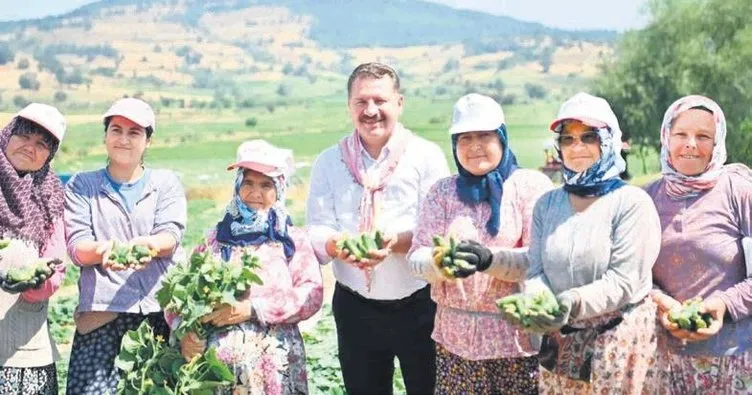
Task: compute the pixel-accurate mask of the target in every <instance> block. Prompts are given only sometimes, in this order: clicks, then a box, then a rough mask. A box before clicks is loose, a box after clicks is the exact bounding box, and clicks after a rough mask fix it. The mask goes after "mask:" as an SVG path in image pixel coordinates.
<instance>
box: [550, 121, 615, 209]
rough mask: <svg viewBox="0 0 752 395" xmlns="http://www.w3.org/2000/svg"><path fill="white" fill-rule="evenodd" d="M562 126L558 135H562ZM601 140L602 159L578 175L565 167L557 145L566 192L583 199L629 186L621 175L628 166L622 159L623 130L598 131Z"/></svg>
mask: <svg viewBox="0 0 752 395" xmlns="http://www.w3.org/2000/svg"><path fill="white" fill-rule="evenodd" d="M562 127H563V125H562V126H560V127H559V130H558V131H557V133H561V130H562V129H561V128H562ZM597 133H598V136H599V137H600V139H601V158H600V159H598V161H597V162H595V163H594V164H593V165H592V166H590V167H589V168H588V169H587V170H585V171H583V172H581V173H577V172H575V171H573V170H571V169H569V168H567V166H566V165H564V158H563V157H562V156H561V149H560V148H559V146H558V144H557V145H556V152H557V153H558V154H559V159H561V161H562V169H561V172H562V175H563V176H564V190H565V191H567V192H569V193H573V194H575V195H577V196H582V197H593V196H603V195H605V194H607V193H609V192H611V191H614V190H617V189H619V188H621V187H623V186H624V185H627V184H626V183H625V182H624V180H622V179H621V178H620V177H619V174H621V172H623V171H624V168H625V166H626V164H625V162H624V159H623V158H622V157H621V155H620V152H621V130H619V129H616V130H613V129H611V128H609V127H603V128H598V129H597Z"/></svg>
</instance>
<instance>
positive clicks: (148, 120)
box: [102, 97, 157, 130]
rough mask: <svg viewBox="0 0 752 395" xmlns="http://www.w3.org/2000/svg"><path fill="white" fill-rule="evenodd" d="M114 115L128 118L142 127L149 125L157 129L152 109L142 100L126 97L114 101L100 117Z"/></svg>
mask: <svg viewBox="0 0 752 395" xmlns="http://www.w3.org/2000/svg"><path fill="white" fill-rule="evenodd" d="M114 116H121V117H124V118H128V119H130V120H131V121H133V122H135V123H136V124H138V126H141V127H142V128H147V127H149V126H151V128H152V129H154V130H156V129H157V125H156V120H155V117H154V110H152V109H151V106H150V105H149V104H148V103H146V102H145V101H143V100H139V99H135V98H132V97H127V98H125V99H120V100H118V101H116V102H115V104H113V105H112V107H110V109H109V110H107V112H106V113H104V115H102V118H105V119H107V118H109V117H114Z"/></svg>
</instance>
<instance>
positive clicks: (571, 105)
mask: <svg viewBox="0 0 752 395" xmlns="http://www.w3.org/2000/svg"><path fill="white" fill-rule="evenodd" d="M566 120H577V121H580V122H582V123H584V124H585V125H588V126H592V127H595V128H602V127H606V126H608V127H609V128H610V129H611V130H617V129H619V121H618V120H617V119H616V114H614V111H613V110H612V109H611V106H610V105H609V104H608V102H607V101H606V100H605V99H603V98H600V97H597V96H593V95H589V94H587V93H584V92H580V93H578V94H576V95H574V96H572V97H570V98H569V99H568V100H567V101H565V102H564V104H562V105H561V107H560V108H559V114H558V115H557V116H556V120H554V121H553V122H551V126H550V129H551V130H552V131H554V132H555V131H556V129H557V128H558V127H559V125H560V124H561V123H562V122H564V121H566ZM619 130H620V129H619Z"/></svg>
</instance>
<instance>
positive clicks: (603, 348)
mask: <svg viewBox="0 0 752 395" xmlns="http://www.w3.org/2000/svg"><path fill="white" fill-rule="evenodd" d="M655 314H656V305H655V303H654V302H653V301H652V300H651V299H650V298H647V299H645V300H644V301H643V302H642V303H640V304H638V305H636V306H635V307H634V308H633V309H630V310H627V311H626V312H624V313H621V312H615V313H610V314H605V315H603V316H599V317H595V318H591V319H587V320H580V321H575V322H573V323H571V325H572V326H573V327H584V328H593V327H599V326H603V325H606V324H607V323H609V322H611V321H612V320H613V319H614V318H615V317H618V316H619V315H621V316H622V318H623V320H622V321H621V322H620V323H619V324H618V325H616V326H615V327H613V328H611V329H609V330H606V331H605V332H603V333H601V334H599V335H598V336H597V337H595V340H593V342H592V343H591V345H590V348H589V349H590V352H591V353H590V354H589V355H588V358H591V369H590V371H591V372H592V373H591V374H590V382H586V381H581V380H576V379H573V378H571V377H570V376H569V375H567V374H562V373H561V372H566V371H571V369H570V367H571V366H574V365H577V364H579V363H581V362H582V361H577V359H578V358H580V357H579V356H577V355H569V354H566V353H561V352H560V354H559V356H558V359H557V361H556V369H555V370H556V371H557V372H559V373H558V374H556V373H552V372H551V371H549V370H547V369H545V368H541V373H540V375H541V381H540V389H541V393H544V394H567V395H569V394H615V393H616V394H651V395H652V394H655V393H658V392H659V390H660V385H661V381H660V380H658V377H657V376H659V375H658V374H657V372H656V369H657V365H656V357H657V335H656V320H655ZM568 336H571V335H568ZM552 337H553V338H554V339H555V340H556V341H557V342H558V343H560V344H565V343H566V342H567V341H569V340H571V339H566V338H565V337H564V336H563V335H561V334H560V333H558V332H557V333H555V334H553V335H552Z"/></svg>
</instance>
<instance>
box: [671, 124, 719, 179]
mask: <svg viewBox="0 0 752 395" xmlns="http://www.w3.org/2000/svg"><path fill="white" fill-rule="evenodd" d="M715 134H716V128H715V119H714V118H713V114H711V113H709V112H707V111H705V110H701V109H691V110H687V111H684V112H682V113H681V114H679V116H678V117H676V119H674V122H672V125H671V130H670V131H669V147H668V151H669V156H670V158H671V164H672V165H673V166H674V169H676V171H678V172H680V173H682V174H684V175H686V176H696V175H699V174H702V173H703V172H705V170H706V169H707V167H708V164H709V163H710V160H711V159H712V158H713V148H714V147H715Z"/></svg>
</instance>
